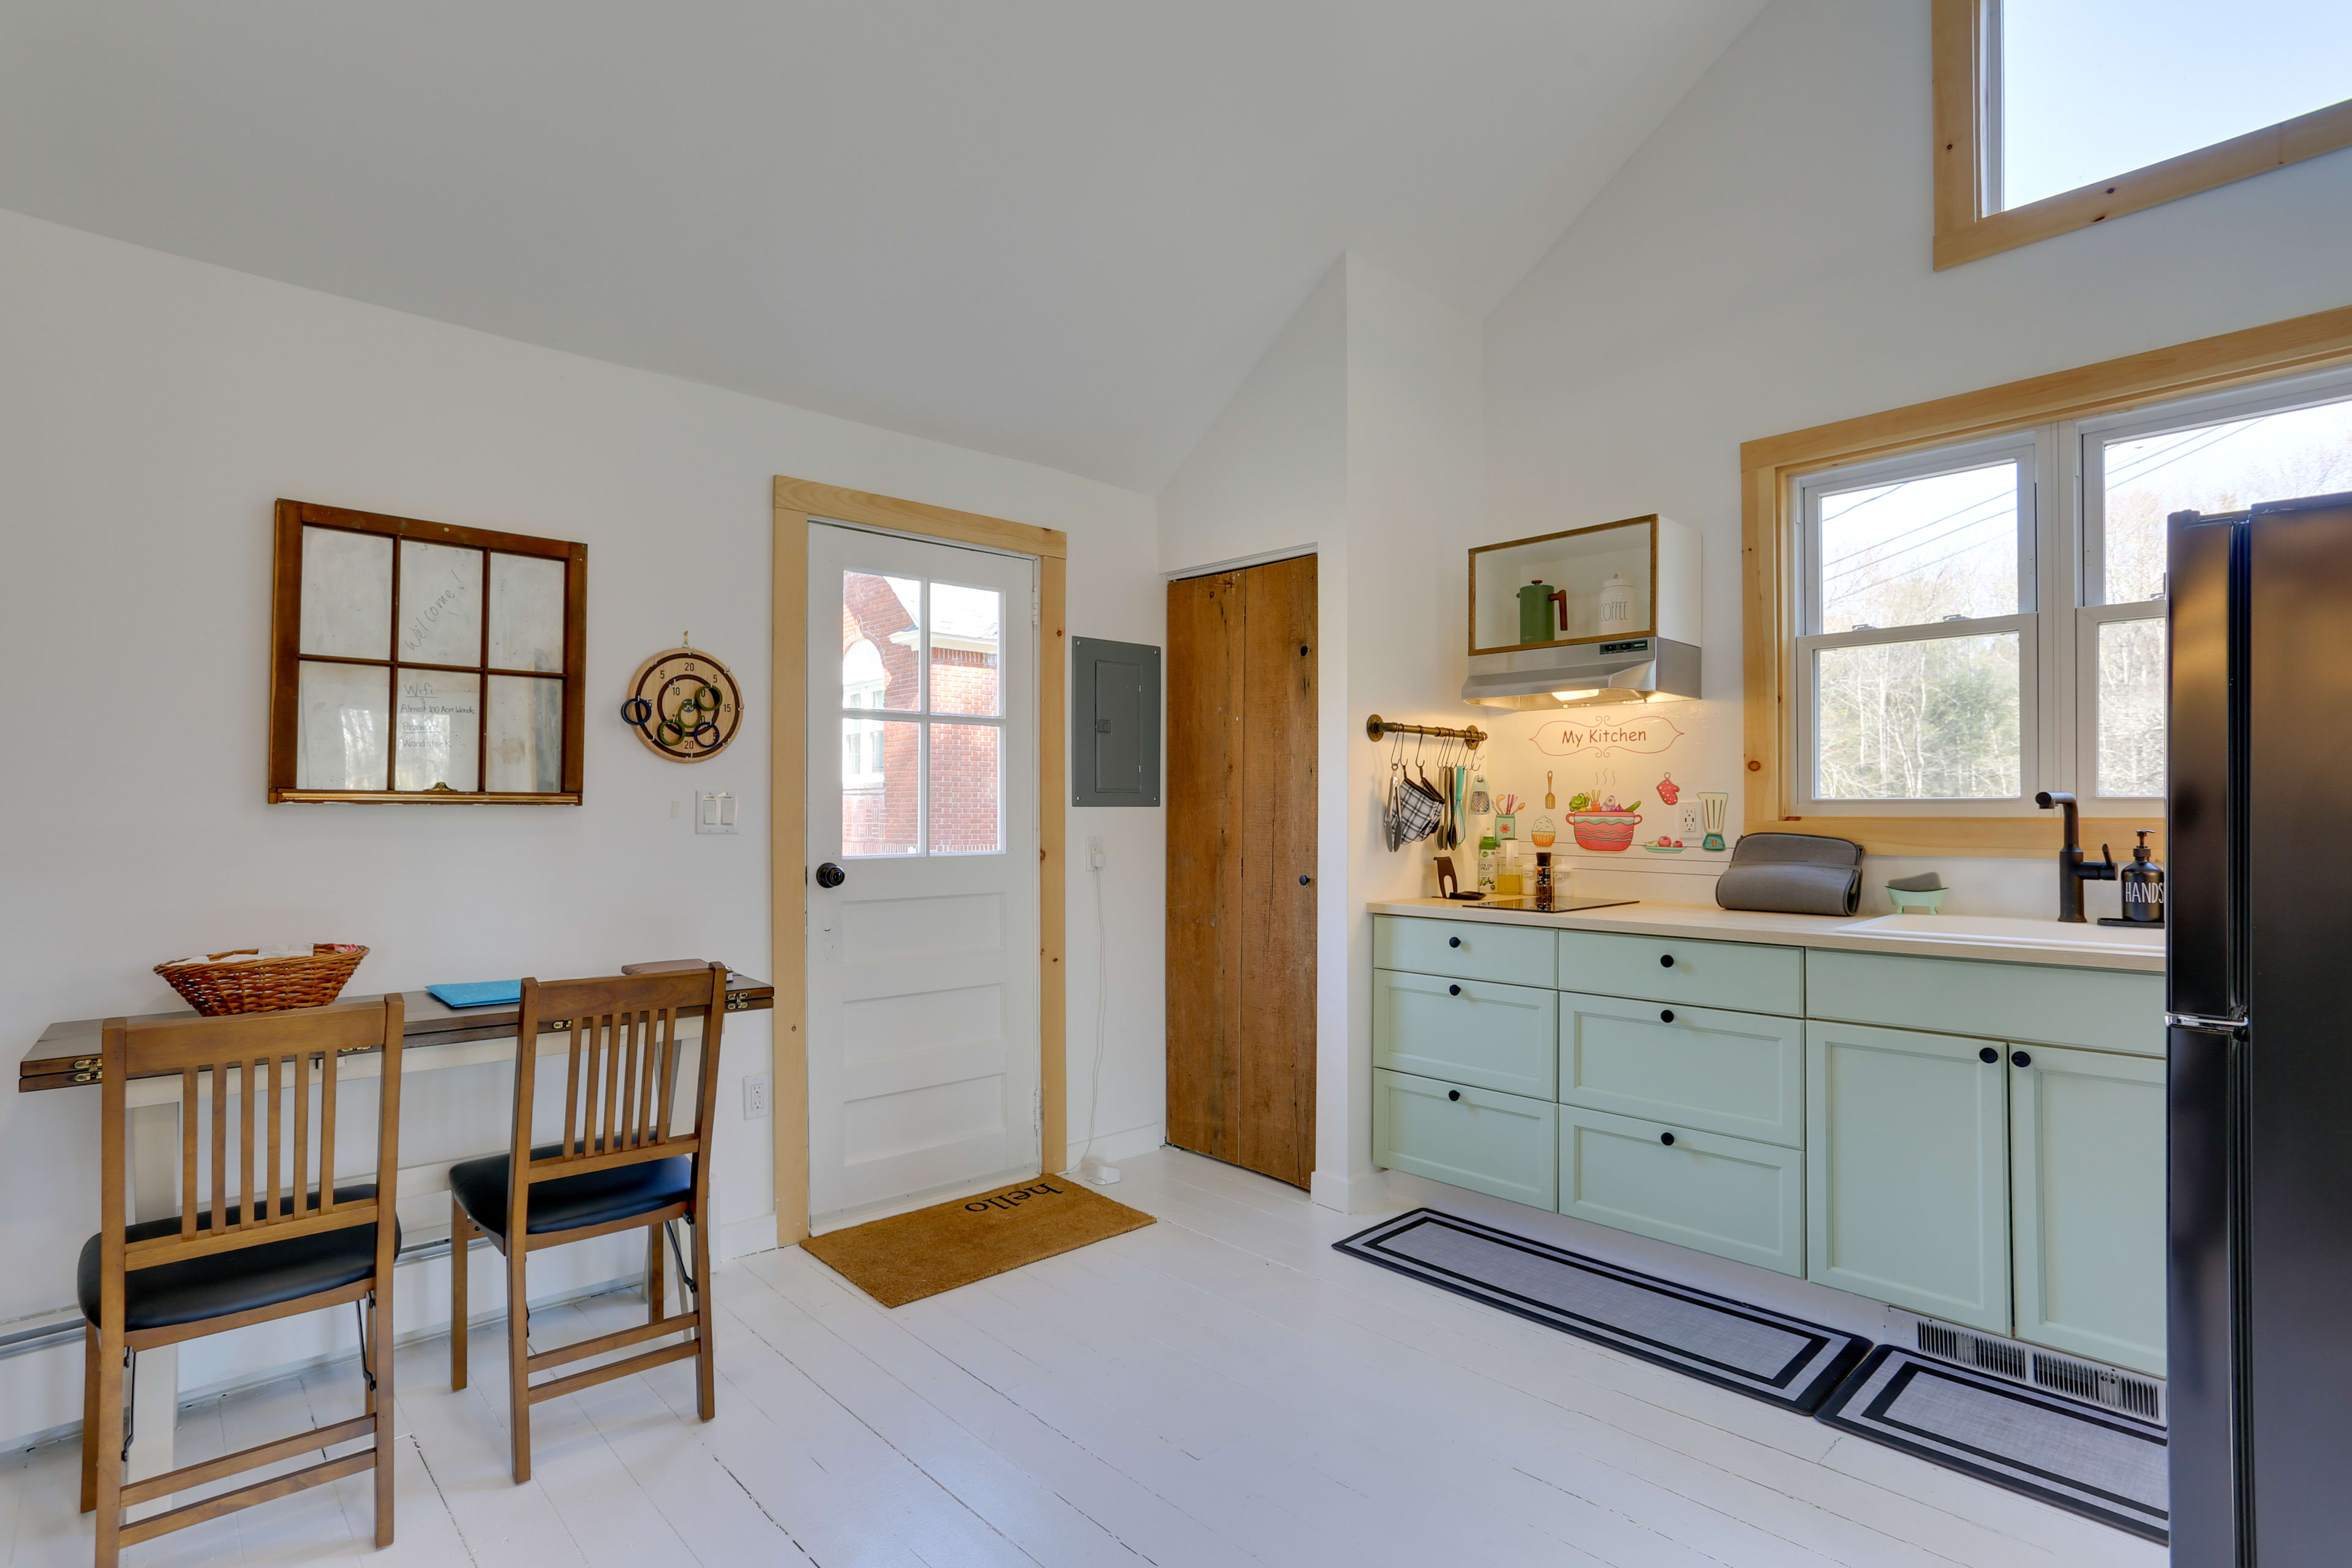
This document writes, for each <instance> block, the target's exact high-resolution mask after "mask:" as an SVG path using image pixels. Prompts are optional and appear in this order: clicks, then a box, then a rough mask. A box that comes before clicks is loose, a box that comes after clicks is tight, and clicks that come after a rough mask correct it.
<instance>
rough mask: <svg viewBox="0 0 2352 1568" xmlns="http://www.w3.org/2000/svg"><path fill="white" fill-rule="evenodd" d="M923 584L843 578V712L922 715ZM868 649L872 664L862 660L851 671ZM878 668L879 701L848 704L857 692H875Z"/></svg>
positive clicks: (854, 575)
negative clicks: (853, 662)
mask: <svg viewBox="0 0 2352 1568" xmlns="http://www.w3.org/2000/svg"><path fill="white" fill-rule="evenodd" d="M922 626H923V584H921V583H920V582H919V581H918V580H917V579H915V578H912V577H890V576H885V575H882V574H877V573H873V572H844V573H843V574H841V651H842V670H841V687H842V706H844V707H845V708H889V709H894V710H897V711H898V712H901V713H919V712H921V711H922V709H923V668H922V657H923V655H922V645H923V632H922ZM860 643H865V644H867V645H868V648H869V651H870V652H871V654H872V656H873V658H872V660H871V661H867V660H866V655H865V654H863V653H860V654H858V658H859V660H860V662H859V663H858V665H857V667H856V668H855V669H854V670H853V669H852V668H851V667H850V657H851V655H852V653H853V652H854V651H855V650H856V648H857V645H858V644H860ZM877 665H878V667H879V669H880V680H881V700H880V701H878V702H876V701H871V700H864V699H861V700H857V701H852V700H850V694H851V691H852V689H860V690H862V689H865V688H867V687H869V686H871V685H872V684H873V682H874V680H875V679H876V676H875V673H874V672H875V668H876V666H877Z"/></svg>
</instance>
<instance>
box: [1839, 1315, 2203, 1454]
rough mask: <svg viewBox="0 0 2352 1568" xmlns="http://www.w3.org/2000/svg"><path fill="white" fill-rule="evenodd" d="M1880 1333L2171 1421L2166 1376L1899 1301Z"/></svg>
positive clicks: (2019, 1380) (1999, 1373)
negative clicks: (1908, 1307) (1967, 1325)
mask: <svg viewBox="0 0 2352 1568" xmlns="http://www.w3.org/2000/svg"><path fill="white" fill-rule="evenodd" d="M1882 1338H1883V1339H1884V1340H1885V1342H1886V1343H1888V1344H1896V1345H1903V1346H1905V1347H1906V1348H1908V1349H1910V1350H1914V1351H1916V1352H1918V1353H1919V1354H1921V1355H1923V1356H1930V1357H1933V1358H1934V1359H1935V1360H1937V1361H1948V1362H1950V1363H1952V1364H1953V1365H1955V1366H1964V1367H1967V1368H1969V1370H1970V1371H1972V1372H1981V1373H1989V1374H1990V1375H1991V1376H1994V1377H1998V1378H2002V1379H2005V1380H2006V1381H2008V1382H2011V1383H2015V1384H2023V1385H2024V1386H2026V1387H2028V1388H2038V1389H2040V1390H2041V1391H2042V1393H2044V1394H2056V1395H2058V1396H2059V1397H2060V1398H2062V1399H2073V1400H2078V1401H2080V1402H2081V1403H2083V1404H2084V1405H2097V1406H2099V1407H2100V1408H2101V1409H2104V1410H2113V1411H2115V1412H2116V1413H2117V1414H2118V1415H2129V1416H2132V1417H2134V1418H2135V1419H2137V1420H2141V1421H2147V1422H2151V1423H2153V1424H2155V1425H2156V1426H2167V1425H2168V1420H2167V1411H2166V1405H2165V1390H2164V1379H2162V1378H2160V1377H2154V1376H2151V1375H2149V1374H2148V1373H2144V1372H2129V1371H2126V1370H2125V1369H2124V1368H2122V1367H2119V1366H2109V1365H2107V1364H2106V1363H2104V1362H2095V1361H2088V1360H2085V1359H2084V1358H2083V1357H2081V1356H2074V1355H2066V1354H2063V1353H2062V1352H2058V1351H2053V1350H2044V1349H2043V1348H2042V1346H2040V1345H2029V1344H2027V1343H2025V1342H2023V1341H2021V1340H2011V1339H2004V1338H2002V1337H2001V1336H2000V1335H1999V1334H1989V1333H1986V1332H1985V1331H1983V1330H1981V1329H1967V1328H1962V1327H1961V1326H1960V1325H1958V1323H1947V1322H1945V1321H1942V1320H1940V1319H1937V1318H1929V1317H1925V1316H1922V1315H1921V1314H1919V1313H1917V1312H1911V1311H1906V1310H1904V1309H1902V1308H1900V1307H1889V1308H1887V1309H1886V1330H1885V1334H1884V1335H1883V1336H1882Z"/></svg>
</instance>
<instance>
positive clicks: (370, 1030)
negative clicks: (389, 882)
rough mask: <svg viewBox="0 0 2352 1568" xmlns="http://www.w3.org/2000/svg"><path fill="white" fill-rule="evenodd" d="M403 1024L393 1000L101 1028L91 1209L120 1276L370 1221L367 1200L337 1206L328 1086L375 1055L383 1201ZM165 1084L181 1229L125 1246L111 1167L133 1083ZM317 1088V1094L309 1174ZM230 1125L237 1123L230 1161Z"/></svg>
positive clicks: (122, 1190) (117, 1171)
mask: <svg viewBox="0 0 2352 1568" xmlns="http://www.w3.org/2000/svg"><path fill="white" fill-rule="evenodd" d="M403 1022H404V1016H403V1008H402V1005H401V999H400V997H399V996H398V995H397V994H394V995H391V996H386V997H383V998H381V999H380V1000H377V1001H373V1002H352V1003H339V1004H336V1005H331V1006H326V1007H300V1008H294V1009H291V1010H289V1011H287V1012H283V1013H250V1014H242V1015H236V1016H228V1017H219V1018H184V1019H183V1018H173V1019H165V1020H161V1021H155V1022H142V1023H131V1022H129V1021H128V1020H125V1019H121V1018H114V1019H110V1020H108V1021H107V1024H106V1026H105V1029H104V1033H103V1035H102V1036H101V1043H100V1050H101V1052H102V1057H101V1059H102V1061H103V1063H104V1073H103V1082H104V1086H105V1102H106V1103H105V1109H104V1118H105V1143H106V1156H105V1158H106V1165H105V1177H106V1179H105V1180H104V1181H102V1182H101V1187H102V1188H103V1191H102V1193H101V1204H102V1206H103V1208H104V1211H105V1225H106V1229H105V1233H104V1234H105V1235H106V1236H107V1237H110V1238H111V1239H112V1241H113V1244H114V1245H116V1246H120V1247H121V1248H122V1267H123V1268H153V1267H155V1266H156V1265H157V1264H162V1263H173V1262H177V1261H179V1260H181V1259H183V1258H200V1257H205V1256H207V1255H209V1254H214V1253H221V1252H232V1251H235V1250H236V1249H237V1248H239V1247H255V1246H258V1245H260V1244H261V1243H263V1242H268V1241H281V1240H285V1239H287V1238H289V1237H296V1236H301V1235H307V1234H310V1233H313V1232H317V1231H324V1230H335V1229H340V1228H341V1227H342V1226H355V1225H368V1224H372V1223H373V1221H374V1220H375V1217H376V1214H377V1210H378V1207H379V1204H378V1201H377V1200H374V1199H370V1200H362V1201H356V1202H349V1203H337V1202H336V1201H335V1164H336V1152H337V1147H338V1145H337V1127H336V1098H337V1097H336V1086H337V1083H338V1081H339V1079H341V1062H342V1061H343V1059H344V1058H347V1057H350V1056H352V1055H354V1054H357V1053H360V1052H367V1051H380V1052H382V1053H383V1073H382V1077H381V1078H380V1079H379V1084H380V1093H379V1097H378V1115H377V1128H376V1161H375V1186H376V1191H377V1193H378V1194H391V1193H392V1192H393V1191H394V1186H395V1184H396V1181H397V1173H398V1165H399V1141H400V1140H399V1117H400V1054H401V1030H402V1026H403ZM173 1075H176V1076H177V1077H178V1078H179V1080H180V1204H179V1211H180V1212H179V1220H180V1224H179V1229H178V1232H177V1233H176V1234H174V1235H168V1236H156V1237H146V1238H144V1239H142V1240H139V1241H129V1242H126V1241H124V1240H123V1239H122V1234H123V1230H124V1228H125V1226H127V1225H128V1223H129V1216H128V1215H125V1214H124V1213H123V1205H124V1204H125V1202H126V1198H127V1193H126V1184H125V1182H124V1180H123V1178H122V1173H121V1165H122V1151H123V1149H124V1148H125V1147H126V1145H127V1142H128V1139H129V1127H128V1121H129V1109H128V1104H127V1099H128V1093H129V1086H130V1080H131V1079H134V1078H155V1077H165V1076H173ZM313 1084H315V1085H317V1088H318V1095H319V1116H318V1126H317V1150H318V1152H317V1156H316V1164H315V1171H314V1166H313V1157H312V1153H311V1148H312V1126H311V1118H310V1096H311V1088H312V1085H313ZM289 1089H291V1090H292V1093H291V1095H290V1097H289V1094H288V1093H287V1091H288V1090H289ZM289 1098H290V1099H291V1100H292V1101H293V1114H292V1115H290V1116H289V1115H288V1114H286V1101H287V1100H288V1099H289ZM231 1121H236V1144H235V1149H234V1152H232V1149H231V1144H230V1136H229V1123H230V1122H231ZM207 1145H209V1150H208V1151H207ZM204 1152H209V1153H210V1156H211V1159H210V1162H209V1165H210V1169H209V1176H210V1181H209V1182H208V1183H207V1182H206V1181H205V1179H204V1176H205V1171H204V1162H203V1161H202V1159H201V1158H200V1156H201V1155H202V1154H203V1153H204ZM314 1174H315V1177H316V1185H315V1189H314V1187H313V1176H314ZM386 1201H389V1200H386ZM386 1234H387V1235H388V1231H387V1233H386ZM109 1250H111V1247H110V1248H109Z"/></svg>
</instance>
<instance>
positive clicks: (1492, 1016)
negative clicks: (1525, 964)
mask: <svg viewBox="0 0 2352 1568" xmlns="http://www.w3.org/2000/svg"><path fill="white" fill-rule="evenodd" d="M1558 1020H1559V993H1558V992H1555V991H1538V990H1534V989H1532V988H1531V987H1528V986H1525V985H1505V984H1500V983H1498V982H1496V981H1492V980H1444V979H1440V978H1438V977H1437V976H1435V975H1430V974H1401V973H1397V972H1395V971H1394V970H1388V969H1377V970H1374V971H1373V972H1372V1065H1373V1066H1374V1067H1382V1068H1391V1069H1392V1070H1394V1071H1397V1072H1409V1073H1413V1074H1416V1075H1418V1076H1420V1077H1423V1078H1436V1079H1447V1080H1449V1081H1451V1082H1454V1083H1470V1084H1476V1085H1477V1086H1478V1087H1479V1088H1481V1089H1501V1090H1502V1091H1503V1092H1504V1093H1506V1094H1522V1095H1526V1096H1527V1097H1528V1098H1529V1099H1531V1100H1549V1099H1551V1098H1552V1082H1553V1078H1552V1069H1553V1065H1554V1063H1555V1061H1556V1059H1557V1058H1558V1056H1559V1052H1558V1051H1557V1050H1556V1049H1555V1042H1556V1041H1557V1040H1558V1038H1559V1022H1558Z"/></svg>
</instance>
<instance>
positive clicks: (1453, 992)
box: [1445, 985, 1462, 996]
mask: <svg viewBox="0 0 2352 1568" xmlns="http://www.w3.org/2000/svg"><path fill="white" fill-rule="evenodd" d="M1445 994H1447V995H1448V996H1459V995H1461V994H1462V987H1460V986H1459V985H1449V986H1447V987H1446V988H1445Z"/></svg>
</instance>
